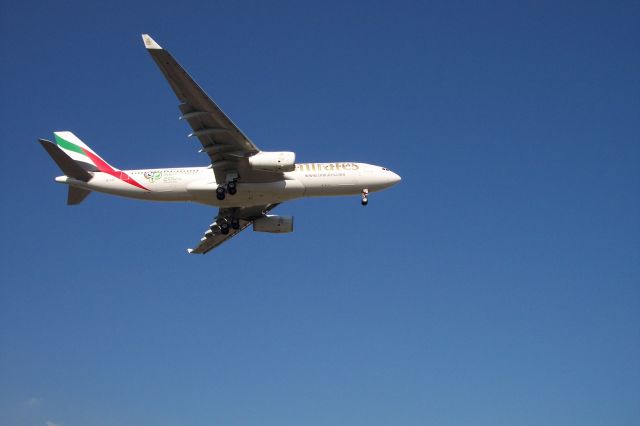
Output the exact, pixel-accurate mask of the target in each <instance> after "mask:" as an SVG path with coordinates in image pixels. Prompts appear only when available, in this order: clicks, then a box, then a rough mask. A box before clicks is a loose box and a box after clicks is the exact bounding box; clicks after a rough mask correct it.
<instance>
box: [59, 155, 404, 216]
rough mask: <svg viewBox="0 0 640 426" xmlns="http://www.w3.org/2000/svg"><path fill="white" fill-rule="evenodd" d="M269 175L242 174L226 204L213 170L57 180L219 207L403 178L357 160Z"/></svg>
mask: <svg viewBox="0 0 640 426" xmlns="http://www.w3.org/2000/svg"><path fill="white" fill-rule="evenodd" d="M118 173H120V172H118ZM269 175H270V176H272V177H273V179H267V181H265V180H264V179H260V180H259V181H256V182H252V180H251V179H246V180H245V179H243V177H242V176H240V179H239V180H238V184H237V188H238V191H237V193H236V194H235V195H228V196H227V197H226V198H225V199H224V200H218V199H217V198H216V188H217V187H218V185H220V184H222V183H224V182H216V179H215V175H214V172H213V169H212V168H211V167H182V168H169V169H142V170H123V171H121V174H119V175H118V174H116V175H112V174H107V173H103V172H95V173H93V178H92V179H91V180H90V181H89V182H82V181H79V180H75V179H72V178H69V177H66V176H61V177H59V178H56V181H58V182H62V183H67V184H70V185H73V186H78V187H81V188H86V189H90V190H92V191H97V192H104V193H107V194H113V195H119V196H122V197H128V198H136V199H142V200H152V201H193V202H197V203H201V204H206V205H210V206H217V207H249V206H254V205H267V204H275V203H281V202H284V201H288V200H293V199H296V198H303V197H322V196H336V195H359V194H361V193H362V191H363V190H364V189H367V190H368V191H369V192H375V191H380V190H382V189H385V188H388V187H390V186H392V185H394V184H396V183H398V182H399V181H400V176H398V175H397V174H395V173H394V172H392V171H390V170H388V169H386V168H383V167H380V166H374V165H370V164H364V163H351V162H346V163H341V162H338V163H304V164H296V169H295V171H292V172H287V173H282V174H275V173H274V174H269ZM263 177H264V175H263ZM132 181H133V182H135V184H134V183H132Z"/></svg>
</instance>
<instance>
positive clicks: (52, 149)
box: [38, 139, 92, 201]
mask: <svg viewBox="0 0 640 426" xmlns="http://www.w3.org/2000/svg"><path fill="white" fill-rule="evenodd" d="M38 142H40V144H41V145H42V147H43V148H44V149H45V150H46V151H47V153H48V154H49V155H50V156H51V158H53V161H55V162H56V164H57V165H58V167H60V169H61V170H62V172H63V173H64V174H65V175H67V176H69V177H71V178H74V179H77V180H81V181H83V182H89V180H91V177H92V176H91V174H90V173H89V172H87V171H86V170H85V169H83V168H82V167H80V166H79V165H78V164H77V163H76V162H75V161H74V160H73V159H72V158H71V157H69V156H68V155H67V154H65V153H64V151H62V149H60V147H59V146H58V145H56V144H55V143H53V142H51V141H48V140H46V139H38ZM85 197H86V195H85ZM83 198H84V197H83ZM80 201H82V200H80Z"/></svg>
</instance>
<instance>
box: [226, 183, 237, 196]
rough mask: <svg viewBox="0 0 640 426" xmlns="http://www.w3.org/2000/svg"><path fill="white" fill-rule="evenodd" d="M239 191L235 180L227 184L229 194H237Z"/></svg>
mask: <svg viewBox="0 0 640 426" xmlns="http://www.w3.org/2000/svg"><path fill="white" fill-rule="evenodd" d="M237 191H238V189H237V187H236V182H235V181H231V182H229V183H228V184H227V192H228V193H229V195H235V194H236V192H237Z"/></svg>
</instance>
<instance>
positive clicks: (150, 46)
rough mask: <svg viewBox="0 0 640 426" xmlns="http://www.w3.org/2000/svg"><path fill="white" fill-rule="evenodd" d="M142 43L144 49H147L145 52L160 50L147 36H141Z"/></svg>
mask: <svg viewBox="0 0 640 426" xmlns="http://www.w3.org/2000/svg"><path fill="white" fill-rule="evenodd" d="M142 41H143V42H144V47H146V48H147V50H151V49H154V50H161V49H162V47H160V45H159V44H158V43H156V41H155V40H154V39H152V38H151V36H150V35H149V34H142Z"/></svg>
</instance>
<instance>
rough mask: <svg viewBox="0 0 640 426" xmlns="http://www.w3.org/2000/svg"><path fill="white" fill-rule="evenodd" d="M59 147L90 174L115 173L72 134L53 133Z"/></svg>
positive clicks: (114, 169) (113, 168)
mask: <svg viewBox="0 0 640 426" xmlns="http://www.w3.org/2000/svg"><path fill="white" fill-rule="evenodd" d="M53 134H54V136H55V138H56V144H57V145H58V147H59V148H60V149H61V150H62V151H63V152H64V153H65V154H67V155H68V156H69V157H71V158H72V159H73V161H75V162H76V163H77V164H78V165H79V166H80V167H82V168H83V169H84V170H86V171H89V172H108V173H109V172H114V171H116V170H118V169H116V168H115V167H112V166H111V165H110V164H109V163H107V162H106V161H104V160H103V159H102V157H100V156H99V155H98V154H96V153H95V152H94V151H93V150H92V149H91V148H89V147H88V146H87V145H86V144H85V143H84V142H82V141H81V140H80V138H78V137H77V136H76V135H74V134H73V133H71V132H53Z"/></svg>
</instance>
